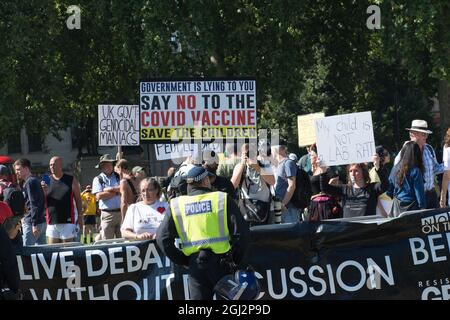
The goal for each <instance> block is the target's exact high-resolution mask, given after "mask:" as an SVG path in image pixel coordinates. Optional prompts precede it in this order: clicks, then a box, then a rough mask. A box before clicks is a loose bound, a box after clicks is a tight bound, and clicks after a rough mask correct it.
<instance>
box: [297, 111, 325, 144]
mask: <svg viewBox="0 0 450 320" xmlns="http://www.w3.org/2000/svg"><path fill="white" fill-rule="evenodd" d="M324 117H325V113H323V112H317V113H310V114H307V115H304V116H297V128H298V145H299V146H300V147H304V146H310V145H312V144H313V143H315V142H316V131H315V130H314V120H315V119H319V118H324Z"/></svg>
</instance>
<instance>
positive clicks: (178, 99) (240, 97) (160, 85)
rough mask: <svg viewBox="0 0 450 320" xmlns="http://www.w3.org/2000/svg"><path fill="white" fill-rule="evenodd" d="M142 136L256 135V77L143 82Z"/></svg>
mask: <svg viewBox="0 0 450 320" xmlns="http://www.w3.org/2000/svg"><path fill="white" fill-rule="evenodd" d="M140 108H141V140H142V141H154V142H157V141H167V142H169V141H175V140H176V141H178V140H183V139H191V138H195V139H202V138H206V139H211V138H256V136H257V132H256V81H255V80H251V79H250V80H246V79H233V80H232V79H230V80H215V79H211V80H205V79H199V80H196V79H192V80H187V81H174V80H170V81H169V80H168V81H157V80H154V81H148V82H141V83H140Z"/></svg>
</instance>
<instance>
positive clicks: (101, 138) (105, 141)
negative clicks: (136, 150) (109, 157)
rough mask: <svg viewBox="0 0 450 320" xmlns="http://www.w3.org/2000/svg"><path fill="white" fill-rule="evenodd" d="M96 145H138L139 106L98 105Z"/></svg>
mask: <svg viewBox="0 0 450 320" xmlns="http://www.w3.org/2000/svg"><path fill="white" fill-rule="evenodd" d="M98 145H99V146H138V145H139V106H138V105H99V106H98Z"/></svg>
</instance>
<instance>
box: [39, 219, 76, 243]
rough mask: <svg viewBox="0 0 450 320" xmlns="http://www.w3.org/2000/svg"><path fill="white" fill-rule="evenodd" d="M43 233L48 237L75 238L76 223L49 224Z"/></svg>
mask: <svg viewBox="0 0 450 320" xmlns="http://www.w3.org/2000/svg"><path fill="white" fill-rule="evenodd" d="M45 235H46V236H47V237H49V238H53V239H61V240H67V239H72V238H76V236H77V231H76V225H74V224H72V223H61V224H49V225H47V231H46V232H45Z"/></svg>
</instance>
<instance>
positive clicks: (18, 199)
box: [3, 185, 25, 216]
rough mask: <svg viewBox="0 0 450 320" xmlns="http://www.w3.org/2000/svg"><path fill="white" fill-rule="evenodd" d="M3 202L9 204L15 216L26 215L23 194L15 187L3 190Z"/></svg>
mask: <svg viewBox="0 0 450 320" xmlns="http://www.w3.org/2000/svg"><path fill="white" fill-rule="evenodd" d="M3 201H4V202H6V203H7V204H8V206H9V207H10V208H11V210H12V212H13V214H14V215H18V216H22V215H23V214H24V213H25V197H24V196H23V192H22V191H21V190H20V189H18V188H16V187H14V186H13V185H11V186H9V187H7V188H5V189H4V190H3Z"/></svg>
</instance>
